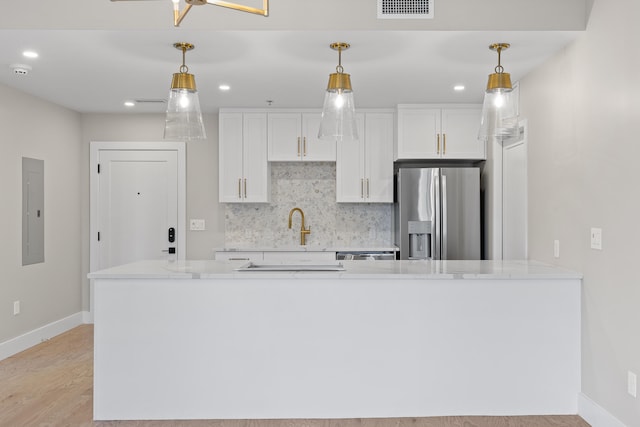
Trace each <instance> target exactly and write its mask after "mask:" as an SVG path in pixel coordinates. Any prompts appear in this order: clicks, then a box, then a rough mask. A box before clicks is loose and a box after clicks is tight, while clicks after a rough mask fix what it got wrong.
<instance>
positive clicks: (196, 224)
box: [189, 219, 205, 231]
mask: <svg viewBox="0 0 640 427" xmlns="http://www.w3.org/2000/svg"><path fill="white" fill-rule="evenodd" d="M204 229H205V225H204V219H190V220H189V230H191V231H203V230H204Z"/></svg>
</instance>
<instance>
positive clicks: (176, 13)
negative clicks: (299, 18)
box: [112, 0, 269, 27]
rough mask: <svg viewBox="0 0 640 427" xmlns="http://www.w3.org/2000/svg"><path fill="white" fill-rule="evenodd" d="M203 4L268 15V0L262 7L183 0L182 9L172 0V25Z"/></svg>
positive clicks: (178, 23) (215, 1)
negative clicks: (193, 8)
mask: <svg viewBox="0 0 640 427" xmlns="http://www.w3.org/2000/svg"><path fill="white" fill-rule="evenodd" d="M112 1H113V0H112ZM205 4H211V5H213V6H220V7H226V8H228V9H233V10H239V11H241V12H248V13H253V14H256V15H262V16H269V0H262V9H258V8H255V7H249V6H245V5H242V4H237V3H232V2H228V1H222V0H185V6H184V8H183V9H182V10H180V0H173V25H174V26H175V27H179V26H180V23H181V22H182V20H183V19H184V17H185V16H187V13H188V12H189V10H191V7H192V6H202V5H205Z"/></svg>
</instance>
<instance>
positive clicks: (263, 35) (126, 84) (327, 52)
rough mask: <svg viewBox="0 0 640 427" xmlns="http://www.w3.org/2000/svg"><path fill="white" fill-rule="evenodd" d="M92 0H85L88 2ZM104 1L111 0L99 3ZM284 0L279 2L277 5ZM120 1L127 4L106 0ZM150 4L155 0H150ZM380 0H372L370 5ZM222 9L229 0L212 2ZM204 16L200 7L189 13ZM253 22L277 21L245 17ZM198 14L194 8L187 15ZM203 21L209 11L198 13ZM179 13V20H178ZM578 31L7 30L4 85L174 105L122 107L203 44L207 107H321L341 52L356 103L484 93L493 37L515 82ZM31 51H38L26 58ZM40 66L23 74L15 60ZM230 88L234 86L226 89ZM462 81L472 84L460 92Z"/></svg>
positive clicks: (62, 96) (69, 101)
mask: <svg viewBox="0 0 640 427" xmlns="http://www.w3.org/2000/svg"><path fill="white" fill-rule="evenodd" d="M84 1H86V0H84ZM94 1H97V0H94ZM100 1H106V0H100ZM276 1H277V0H272V3H275V2H276ZM108 3H109V6H112V7H118V6H120V5H122V4H123V3H120V2H113V3H111V2H108ZM141 3H147V2H141ZM372 3H373V2H372ZM209 9H211V10H207V11H206V12H209V13H215V12H216V10H220V8H209ZM196 13H204V10H203V9H197V8H194V11H192V12H191V14H196ZM233 13H236V14H240V15H241V16H246V19H249V20H250V19H262V20H264V19H266V20H268V19H270V18H262V17H256V16H255V15H249V14H242V13H239V12H233ZM189 18H190V17H189V16H188V17H187V18H186V19H185V21H186V20H188V19H189ZM200 18H202V17H200ZM168 19H169V18H168ZM578 34H579V31H512V30H510V31H489V30H482V31H417V30H410V31H402V30H383V31H381V30H358V31H342V30H327V31H323V30H314V31H305V30H299V29H297V30H274V31H264V30H260V31H252V30H241V31H240V30H219V31H217V30H211V29H185V28H179V29H175V28H171V27H169V28H166V29H145V30H131V29H124V30H110V29H103V30H93V29H72V30H66V29H60V28H56V29H47V30H42V29H20V28H16V29H0V39H1V40H2V41H3V42H2V43H0V83H3V84H6V85H8V86H11V87H14V88H17V89H19V90H22V91H24V92H27V93H30V94H34V95H36V96H39V97H41V98H44V99H46V100H49V101H52V102H54V103H56V104H60V105H62V106H65V107H68V108H70V109H72V110H75V111H79V112H88V113H115V112H125V111H135V112H162V111H164V109H165V105H164V104H159V105H158V104H151V105H141V104H139V105H137V106H136V107H134V108H133V109H127V108H125V107H124V106H123V103H124V101H125V100H131V99H148V100H159V99H162V100H164V99H165V98H166V96H167V93H168V89H169V84H170V81H171V75H172V73H175V72H177V71H178V68H179V66H180V64H181V61H182V56H181V52H180V51H178V50H176V49H175V48H173V46H172V45H173V43H174V42H178V41H186V42H190V43H193V44H195V46H196V47H195V50H193V51H191V52H188V53H187V61H186V62H187V65H188V66H189V70H190V72H191V73H193V74H194V75H195V76H196V83H197V86H198V91H199V94H200V103H201V106H202V109H203V111H206V112H215V111H216V109H217V108H219V107H264V106H266V105H267V103H266V101H267V100H272V101H273V107H282V108H285V107H318V108H319V107H321V106H322V101H323V97H324V94H323V92H324V89H325V87H326V84H327V79H328V76H329V74H330V73H332V72H335V67H336V65H337V60H338V57H337V53H336V52H334V51H333V50H331V49H330V48H329V44H330V43H332V42H336V41H345V42H348V43H350V44H351V49H349V50H347V51H346V52H344V53H343V60H342V63H343V66H344V70H345V72H346V73H349V74H351V80H352V84H353V88H354V94H355V101H356V108H367V107H370V108H373V107H393V106H395V105H396V104H399V103H423V102H424V103H431V102H433V103H447V102H481V101H482V93H483V90H484V86H485V84H486V79H487V75H488V74H490V73H491V72H493V68H494V67H495V65H496V64H497V56H496V54H495V53H494V52H492V51H490V50H489V49H488V45H489V44H491V43H493V42H509V43H511V45H512V47H511V49H509V50H507V51H505V52H504V53H503V58H502V64H503V65H504V67H505V71H506V72H509V73H511V76H512V80H514V81H517V80H518V79H520V78H522V77H523V76H525V75H526V74H527V73H528V72H529V71H530V70H532V69H533V68H535V67H536V66H538V65H539V64H541V63H542V62H544V61H545V60H546V59H547V58H549V57H550V56H551V55H553V54H554V53H556V52H557V51H558V50H560V49H562V48H563V47H564V46H566V45H567V44H568V43H570V42H571V41H572V40H573V39H575V37H576V36H577V35H578ZM26 49H32V50H35V51H37V52H38V53H39V54H40V56H39V57H38V58H37V59H27V58H24V57H22V51H23V50H26ZM15 63H20V64H27V65H30V66H31V67H32V70H31V72H30V73H29V74H28V75H15V74H14V72H13V70H12V69H11V67H10V65H11V64H15ZM221 83H226V84H229V85H230V86H231V90H230V91H229V92H227V93H221V92H220V91H219V90H218V89H217V87H218V85H219V84H221ZM456 84H463V85H465V86H466V90H465V91H464V92H461V93H458V92H454V91H453V86H454V85H456Z"/></svg>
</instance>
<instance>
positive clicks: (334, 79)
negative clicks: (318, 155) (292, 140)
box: [318, 42, 358, 141]
mask: <svg viewBox="0 0 640 427" xmlns="http://www.w3.org/2000/svg"><path fill="white" fill-rule="evenodd" d="M349 46H350V45H349V44H348V43H342V42H340V43H332V44H331V45H329V47H331V49H333V50H337V51H338V66H337V67H336V72H335V73H333V74H331V75H329V84H328V85H327V92H326V94H325V96H324V106H323V107H322V122H321V123H320V130H319V131H318V138H319V139H323V140H329V141H355V140H357V139H358V129H357V125H356V111H355V104H354V102H353V91H352V90H351V76H349V74H346V73H344V72H343V71H344V69H343V68H342V51H343V50H346V49H349Z"/></svg>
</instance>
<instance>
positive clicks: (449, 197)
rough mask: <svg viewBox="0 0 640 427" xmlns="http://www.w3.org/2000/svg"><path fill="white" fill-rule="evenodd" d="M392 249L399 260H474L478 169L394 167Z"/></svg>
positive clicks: (476, 256)
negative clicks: (396, 248)
mask: <svg viewBox="0 0 640 427" xmlns="http://www.w3.org/2000/svg"><path fill="white" fill-rule="evenodd" d="M395 191H396V193H395V207H394V208H395V209H394V221H395V243H396V245H397V246H398V247H399V248H400V259H434V260H467V259H480V256H481V241H480V240H481V235H480V169H479V168H477V167H459V168H457V167H447V168H416V167H404V168H403V167H399V168H398V171H397V175H396V187H395Z"/></svg>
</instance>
